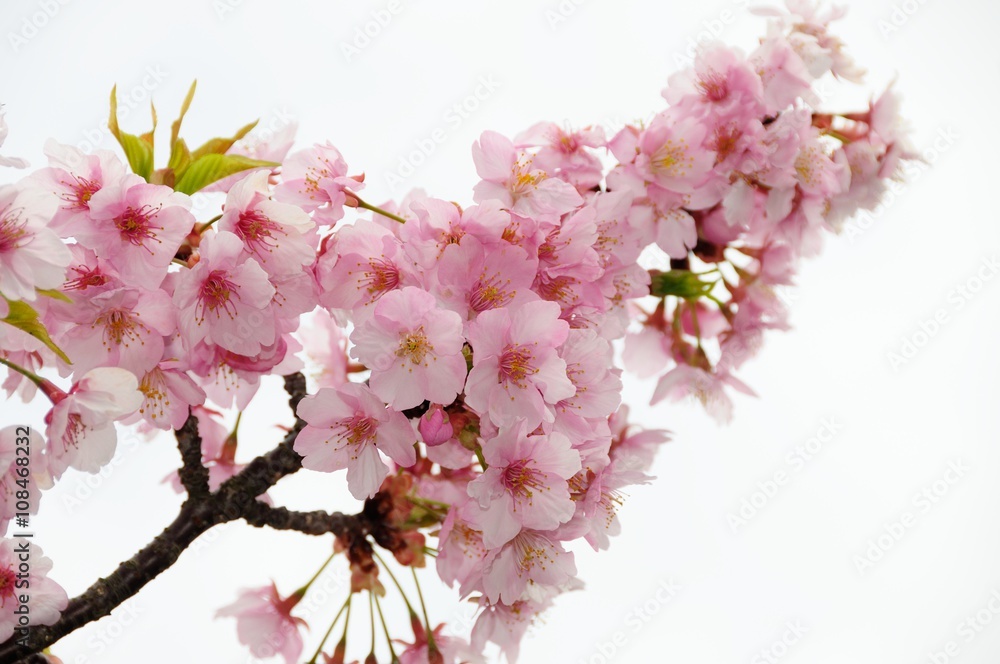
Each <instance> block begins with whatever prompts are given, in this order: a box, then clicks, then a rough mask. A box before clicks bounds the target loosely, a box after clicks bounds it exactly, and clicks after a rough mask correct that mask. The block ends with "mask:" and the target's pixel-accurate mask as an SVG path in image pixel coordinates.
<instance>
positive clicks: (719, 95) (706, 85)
mask: <svg viewBox="0 0 1000 664" xmlns="http://www.w3.org/2000/svg"><path fill="white" fill-rule="evenodd" d="M697 88H698V89H699V90H700V91H701V94H702V95H703V96H704V97H705V98H706V99H708V100H709V101H713V102H720V101H722V100H723V99H725V98H726V97H728V96H729V85H728V84H727V82H726V77H725V76H723V75H722V74H720V73H719V72H717V71H711V72H709V73H708V74H706V75H705V76H703V77H701V78H699V79H698V83H697Z"/></svg>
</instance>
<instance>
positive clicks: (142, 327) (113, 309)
mask: <svg viewBox="0 0 1000 664" xmlns="http://www.w3.org/2000/svg"><path fill="white" fill-rule="evenodd" d="M57 306H58V309H59V311H60V312H65V315H64V316H62V318H63V319H64V320H66V321H71V322H73V323H75V325H73V326H72V327H70V328H69V329H67V330H66V331H65V332H64V333H63V334H61V335H60V336H59V337H58V340H59V343H60V345H61V347H62V349H63V350H64V351H65V352H66V354H67V355H69V357H70V358H71V359H72V360H73V370H74V371H75V372H76V373H77V374H84V373H86V372H87V371H89V370H90V369H92V368H94V367H99V366H106V367H121V368H122V369H128V370H129V371H131V372H132V373H134V374H135V375H136V376H142V375H144V374H145V373H146V372H147V371H150V370H151V369H153V367H155V366H156V365H157V364H159V362H160V360H161V359H162V357H163V337H165V336H170V335H172V334H173V333H174V331H175V330H176V327H177V320H176V318H177V317H176V312H175V310H174V307H173V303H172V302H171V301H170V296H169V295H167V293H165V292H163V291H162V290H153V291H149V290H145V289H143V288H119V289H117V290H113V291H107V292H104V293H100V294H98V295H96V296H94V297H92V298H89V299H85V298H82V297H81V298H77V301H76V302H74V303H73V304H66V303H57Z"/></svg>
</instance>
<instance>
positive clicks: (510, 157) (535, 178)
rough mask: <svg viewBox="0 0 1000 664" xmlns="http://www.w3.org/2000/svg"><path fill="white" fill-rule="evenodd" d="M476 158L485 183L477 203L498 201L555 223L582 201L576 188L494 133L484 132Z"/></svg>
mask: <svg viewBox="0 0 1000 664" xmlns="http://www.w3.org/2000/svg"><path fill="white" fill-rule="evenodd" d="M472 158H473V160H474V161H475V162H476V172H477V173H479V177H481V178H482V179H483V180H482V182H480V183H479V184H477V185H476V187H475V190H474V191H475V196H474V198H475V201H476V202H477V203H482V202H484V201H486V200H488V199H496V200H498V201H500V202H501V203H503V205H504V206H505V207H507V208H510V210H511V211H513V212H516V213H518V214H521V215H524V216H527V217H534V218H538V219H554V218H556V217H558V216H559V215H561V214H564V213H566V212H569V211H570V210H572V209H573V208H574V207H576V206H577V205H579V204H580V203H581V201H582V199H581V198H580V194H578V193H577V191H576V188H575V187H573V186H572V185H570V184H568V183H567V182H564V181H563V180H560V179H558V178H553V177H549V176H548V174H547V173H545V171H542V170H540V169H538V168H537V167H534V166H533V165H532V162H531V157H529V156H527V155H526V154H525V153H523V152H522V153H521V154H518V152H517V150H516V149H515V148H514V144H513V143H512V142H511V141H510V139H508V138H505V137H504V136H501V135H500V134H498V133H496V132H494V131H486V132H483V135H482V136H480V138H479V141H478V142H477V143H476V144H475V145H474V146H473V148H472Z"/></svg>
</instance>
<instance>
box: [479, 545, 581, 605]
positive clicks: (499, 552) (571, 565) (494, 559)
mask: <svg viewBox="0 0 1000 664" xmlns="http://www.w3.org/2000/svg"><path fill="white" fill-rule="evenodd" d="M574 576H576V563H575V562H574V561H573V554H572V553H569V552H567V551H566V550H565V549H564V548H563V546H562V544H560V543H559V542H558V541H557V540H555V539H553V536H552V534H550V533H544V532H539V531H536V530H522V531H521V532H520V533H518V534H517V535H515V536H514V538H513V539H512V540H510V541H509V542H507V543H506V544H504V545H503V546H502V547H500V548H499V549H494V550H493V551H490V553H489V554H488V555H487V556H486V561H485V563H484V567H483V594H484V595H485V596H486V599H487V600H489V602H490V603H491V604H495V603H497V602H503V603H504V604H508V605H509V604H514V603H515V602H517V601H519V600H525V599H538V598H539V597H540V595H542V594H543V593H544V592H545V591H544V590H543V589H544V588H559V587H561V586H562V585H564V584H566V583H568V582H569V581H570V579H572V578H573V577H574Z"/></svg>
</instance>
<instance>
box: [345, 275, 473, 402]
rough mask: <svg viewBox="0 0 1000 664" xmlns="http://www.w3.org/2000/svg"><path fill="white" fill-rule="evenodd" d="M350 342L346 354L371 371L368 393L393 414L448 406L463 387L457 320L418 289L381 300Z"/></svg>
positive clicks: (461, 341) (388, 295)
mask: <svg viewBox="0 0 1000 664" xmlns="http://www.w3.org/2000/svg"><path fill="white" fill-rule="evenodd" d="M351 340H352V341H353V342H354V344H355V345H354V348H353V350H352V351H351V354H352V355H353V356H354V357H355V358H357V359H358V361H360V362H361V363H362V364H364V365H365V366H366V367H368V368H370V369H371V370H372V374H371V379H370V384H371V387H372V390H373V391H374V392H375V394H377V395H378V396H379V398H380V399H382V400H383V401H385V402H387V403H388V404H389V405H390V406H391V407H392V408H394V409H396V410H405V409H407V408H413V407H414V406H418V405H420V404H421V403H423V402H424V401H425V400H427V401H433V402H435V403H442V404H449V403H451V402H452V401H454V400H455V397H456V396H458V393H459V392H461V391H462V387H463V386H464V385H465V376H466V371H467V370H466V362H465V356H464V355H463V354H462V346H463V345H464V343H465V338H464V337H463V336H462V318H461V317H460V316H459V315H458V314H456V313H455V312H454V311H448V310H446V309H441V308H439V307H438V306H437V301H436V300H435V299H434V296H433V295H431V294H430V293H428V292H426V291H423V290H420V289H419V288H413V287H412V286H411V287H406V288H403V289H401V290H398V291H393V292H391V293H387V294H386V295H385V296H383V297H382V298H381V299H380V300H379V301H378V303H377V304H376V305H375V309H374V311H373V313H372V316H371V318H369V319H368V320H367V321H366V322H365V323H364V324H362V325H360V326H359V327H358V328H357V329H356V330H355V331H354V333H353V334H352V335H351Z"/></svg>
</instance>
